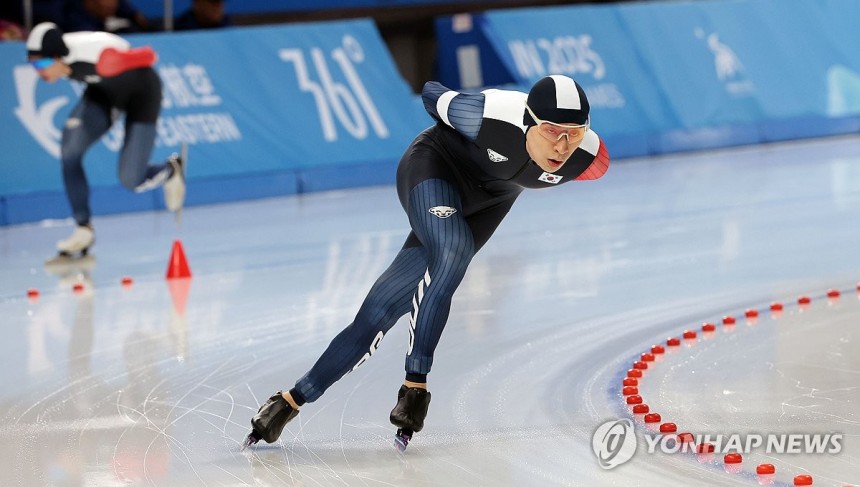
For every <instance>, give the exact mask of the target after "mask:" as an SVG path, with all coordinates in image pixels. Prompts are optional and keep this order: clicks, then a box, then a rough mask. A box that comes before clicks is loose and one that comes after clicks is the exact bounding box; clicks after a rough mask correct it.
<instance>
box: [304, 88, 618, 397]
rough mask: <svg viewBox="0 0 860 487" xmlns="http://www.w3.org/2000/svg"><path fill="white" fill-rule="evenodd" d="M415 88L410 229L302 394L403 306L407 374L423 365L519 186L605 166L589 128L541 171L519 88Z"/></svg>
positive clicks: (346, 361) (327, 377) (352, 363)
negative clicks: (425, 124)
mask: <svg viewBox="0 0 860 487" xmlns="http://www.w3.org/2000/svg"><path fill="white" fill-rule="evenodd" d="M422 97H423V100H424V107H425V109H426V110H427V112H428V113H429V114H430V115H431V116H432V117H433V118H434V119H435V120H436V121H437V123H436V124H435V125H433V126H432V127H430V128H428V129H426V130H425V131H423V132H422V133H421V134H419V135H418V137H417V138H416V139H415V140H414V141H413V142H412V144H411V145H410V146H409V148H408V149H407V150H406V152H405V153H404V155H403V157H402V159H401V160H400V165H399V166H398V169H397V193H398V196H399V198H400V202H401V204H402V205H403V208H404V210H405V211H406V214H407V215H408V217H409V223H410V225H411V226H412V231H411V232H410V234H409V236H408V237H407V239H406V243H405V244H404V245H403V248H402V249H401V250H400V252H399V253H398V254H397V256H396V257H395V259H394V262H392V264H391V266H390V267H389V268H388V269H387V270H386V271H385V272H384V273H383V274H382V275H381V276H380V277H379V279H378V280H377V281H376V283H375V284H374V285H373V287H372V288H371V290H370V292H369V293H368V295H367V297H366V298H365V300H364V303H363V304H362V306H361V308H360V309H359V311H358V314H357V315H356V317H355V320H354V321H353V322H352V323H351V324H350V325H349V326H347V327H346V328H345V329H344V330H343V331H341V332H340V334H338V335H337V336H336V337H335V338H334V340H332V342H331V343H330V344H329V346H328V348H327V349H326V350H325V352H324V353H323V354H322V356H320V358H319V359H318V360H317V362H316V364H315V365H314V366H313V367H312V368H311V370H310V371H309V372H308V373H307V374H306V375H305V376H303V377H302V378H301V379H299V381H298V382H297V383H296V388H295V391H297V392H298V393H299V394H300V396H301V397H300V398H297V399H298V400H300V401H301V400H302V399H303V400H305V401H307V402H312V401H314V400H316V399H318V398H319V397H320V396H321V395H322V394H323V392H325V390H326V389H328V387H330V386H331V385H332V384H333V383H334V382H336V381H337V380H338V379H340V378H341V377H342V376H343V375H345V374H346V373H347V372H349V371H351V370H353V369H355V368H356V367H358V366H359V365H361V364H362V363H363V362H364V361H365V360H367V359H368V358H370V356H371V355H372V354H373V352H374V351H375V350H376V348H377V347H378V346H379V342H380V341H381V340H382V337H383V336H384V334H385V333H386V332H387V331H388V330H389V329H390V328H391V327H392V326H393V325H394V323H395V322H396V321H397V320H398V319H399V318H400V317H401V316H403V315H404V314H406V313H409V312H410V311H411V313H410V318H409V327H410V330H409V331H410V333H409V350H408V353H407V355H406V373H407V378H410V376H418V377H420V376H422V375H426V374H427V373H428V372H430V368H431V366H432V364H433V352H434V351H435V349H436V345H437V344H438V343H439V338H440V337H441V335H442V330H443V328H444V327H445V323H446V322H447V320H448V313H449V310H450V306H451V298H452V296H453V294H454V291H455V290H456V289H457V286H459V284H460V282H461V281H462V279H463V276H464V275H465V273H466V268H467V267H468V265H469V263H470V262H471V260H472V258H473V257H474V256H475V253H476V252H477V251H478V250H479V249H480V248H481V247H482V246H483V245H484V244H485V243H486V242H487V240H488V239H489V238H490V236H491V235H492V234H493V232H494V231H495V230H496V228H497V227H498V225H499V223H501V221H502V219H504V217H505V215H506V214H507V213H508V211H509V210H510V208H511V206H512V205H513V203H514V201H515V200H516V199H517V197H518V196H519V194H520V193H521V192H522V191H523V189H526V188H534V189H539V188H550V187H554V186H558V185H559V184H564V183H567V182H570V181H574V180H587V179H597V178H599V177H601V176H602V175H603V174H604V173H605V172H606V170H607V168H608V167H609V155H608V153H607V151H606V149H605V148H604V146H603V143H602V142H601V140H600V139H599V138H598V136H597V134H596V133H594V132H593V131H591V130H589V131H588V132H587V133H586V136H585V139H584V140H583V142H582V144H581V145H580V147H579V148H578V149H576V151H574V153H573V154H572V155H571V156H570V158H569V159H568V160H567V162H566V163H565V164H564V165H563V166H562V167H561V169H559V170H558V171H557V172H555V173H553V174H548V173H545V172H544V171H543V170H542V169H541V168H540V167H539V166H538V165H537V164H536V163H535V162H534V161H532V160H531V159H530V158H529V155H528V153H527V152H526V145H525V132H526V127H525V126H524V125H523V124H522V122H523V113H524V109H525V103H526V94H525V93H520V92H517V91H503V90H486V91H484V92H482V93H477V94H465V93H458V92H456V91H452V90H449V89H448V88H446V87H444V86H442V85H441V84H439V83H436V82H430V83H427V84H426V85H425V86H424V90H423V93H422ZM410 380H411V379H410Z"/></svg>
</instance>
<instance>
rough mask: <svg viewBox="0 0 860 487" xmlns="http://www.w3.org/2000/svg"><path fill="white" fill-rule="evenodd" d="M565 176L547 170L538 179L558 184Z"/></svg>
mask: <svg viewBox="0 0 860 487" xmlns="http://www.w3.org/2000/svg"><path fill="white" fill-rule="evenodd" d="M563 177H564V176H556V175H555V174H550V173H548V172H545V173H543V174H541V175H540V177H539V178H538V179H540V180H541V181H543V182H545V183H549V184H558V183H559V182H560V181H561V179H562V178H563Z"/></svg>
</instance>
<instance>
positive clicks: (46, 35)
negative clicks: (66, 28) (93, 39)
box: [27, 22, 69, 57]
mask: <svg viewBox="0 0 860 487" xmlns="http://www.w3.org/2000/svg"><path fill="white" fill-rule="evenodd" d="M68 55H69V48H68V47H66V43H65V42H63V31H62V30H60V28H59V27H57V24H55V23H53V22H42V23H41V24H38V25H36V26H35V27H33V30H32V31H30V36H29V37H27V56H28V57H33V56H39V57H63V56H68Z"/></svg>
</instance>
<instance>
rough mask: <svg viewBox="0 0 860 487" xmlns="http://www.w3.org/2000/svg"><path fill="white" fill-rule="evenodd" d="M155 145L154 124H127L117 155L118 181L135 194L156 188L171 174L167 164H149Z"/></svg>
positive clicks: (171, 171)
mask: <svg viewBox="0 0 860 487" xmlns="http://www.w3.org/2000/svg"><path fill="white" fill-rule="evenodd" d="M154 145H155V124H154V123H139V122H131V123H129V122H127V123H126V127H125V140H124V142H123V145H122V150H121V151H120V154H119V181H120V182H121V183H122V185H123V186H125V187H126V188H127V189H130V190H134V191H137V192H141V191H147V190H150V189H153V188H156V187H158V186H160V185H162V184H163V183H164V181H166V180H167V178H168V177H170V175H171V174H172V173H173V170H172V168H171V166H170V165H169V164H167V163H166V162H162V163H161V164H150V163H149V158H150V156H151V155H152V148H153V146H154Z"/></svg>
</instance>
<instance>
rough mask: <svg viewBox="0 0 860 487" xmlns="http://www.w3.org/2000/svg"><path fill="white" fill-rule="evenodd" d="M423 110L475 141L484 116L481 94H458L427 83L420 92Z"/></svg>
mask: <svg viewBox="0 0 860 487" xmlns="http://www.w3.org/2000/svg"><path fill="white" fill-rule="evenodd" d="M421 99H422V100H423V101H424V109H425V110H427V113H429V114H430V116H432V117H433V118H435V119H436V120H438V121H440V122H442V123H444V124H445V125H447V126H449V127H451V128H453V129H454V130H456V131H457V132H460V133H461V134H463V135H464V136H465V137H466V138H467V139H469V140H471V141H473V142H474V141H475V140H476V139H477V137H478V132H479V131H480V130H481V123H482V122H483V116H484V100H485V98H484V95H483V93H476V94H469V93H460V92H459V91H454V90H451V89H448V88H446V87H445V86H444V85H442V84H441V83H438V82H436V81H429V82H427V83H426V84H425V85H424V90H423V91H422V92H421Z"/></svg>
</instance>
